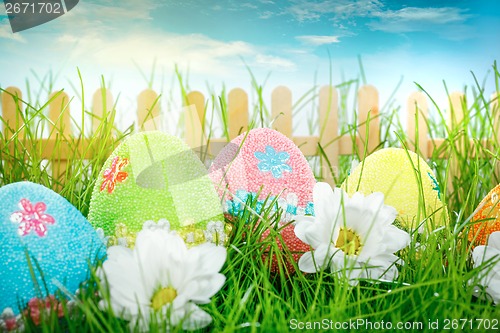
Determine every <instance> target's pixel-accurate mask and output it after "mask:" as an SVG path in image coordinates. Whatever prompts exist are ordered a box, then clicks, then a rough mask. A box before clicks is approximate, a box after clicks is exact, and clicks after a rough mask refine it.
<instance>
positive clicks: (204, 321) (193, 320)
mask: <svg viewBox="0 0 500 333" xmlns="http://www.w3.org/2000/svg"><path fill="white" fill-rule="evenodd" d="M186 315H187V318H186V319H185V320H184V321H183V323H182V329H184V330H187V331H194V330H198V329H201V328H204V327H207V326H208V325H210V323H212V317H210V315H209V314H208V313H206V312H205V311H203V310H202V309H200V308H199V307H197V306H196V305H194V304H189V306H188V307H187V308H186Z"/></svg>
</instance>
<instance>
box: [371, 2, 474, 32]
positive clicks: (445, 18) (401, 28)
mask: <svg viewBox="0 0 500 333" xmlns="http://www.w3.org/2000/svg"><path fill="white" fill-rule="evenodd" d="M469 16H470V15H468V14H466V11H465V10H463V9H460V8H455V7H441V8H433V7H428V8H418V7H406V8H403V9H400V10H387V11H383V12H379V13H376V14H375V15H374V17H375V18H378V19H379V20H377V21H373V22H370V23H369V24H368V26H369V27H370V28H372V29H374V30H380V31H386V32H396V33H399V32H411V31H426V30H432V29H434V28H435V27H436V26H437V25H440V26H444V25H450V24H461V23H463V22H465V20H466V19H467V18H468V17H469Z"/></svg>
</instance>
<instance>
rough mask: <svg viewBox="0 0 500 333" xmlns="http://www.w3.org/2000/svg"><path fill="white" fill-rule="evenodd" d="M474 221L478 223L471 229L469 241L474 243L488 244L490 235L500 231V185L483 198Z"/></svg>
mask: <svg viewBox="0 0 500 333" xmlns="http://www.w3.org/2000/svg"><path fill="white" fill-rule="evenodd" d="M472 222H476V223H474V224H473V225H472V228H471V229H470V230H469V241H471V242H474V245H486V242H487V240H488V237H489V235H490V234H491V233H493V232H495V231H500V185H497V186H495V187H494V188H493V189H492V190H491V191H490V193H488V194H487V195H486V196H485V197H484V198H483V200H481V202H480V203H479V205H478V206H477V208H476V214H475V215H474V217H473V218H472Z"/></svg>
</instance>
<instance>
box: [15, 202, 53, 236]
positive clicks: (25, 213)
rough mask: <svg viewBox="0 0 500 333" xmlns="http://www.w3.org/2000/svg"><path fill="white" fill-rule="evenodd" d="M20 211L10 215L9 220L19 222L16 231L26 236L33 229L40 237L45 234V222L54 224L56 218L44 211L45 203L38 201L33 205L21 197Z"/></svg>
mask: <svg viewBox="0 0 500 333" xmlns="http://www.w3.org/2000/svg"><path fill="white" fill-rule="evenodd" d="M19 207H20V208H21V209H22V210H20V211H17V212H14V213H12V214H11V215H10V220H11V221H12V222H14V223H19V228H18V230H17V233H18V234H19V235H20V236H26V235H27V234H29V233H30V231H31V230H34V231H35V232H36V234H37V235H38V236H40V237H44V236H45V235H46V234H47V226H46V224H54V223H55V222H56V220H55V219H54V218H53V217H52V216H50V215H49V214H46V213H45V210H46V209H47V205H46V204H45V203H43V202H38V203H36V204H35V205H34V206H33V205H32V204H31V202H30V201H29V200H28V199H21V201H20V202H19Z"/></svg>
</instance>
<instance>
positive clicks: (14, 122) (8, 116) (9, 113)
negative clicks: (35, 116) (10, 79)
mask: <svg viewBox="0 0 500 333" xmlns="http://www.w3.org/2000/svg"><path fill="white" fill-rule="evenodd" d="M14 97H16V98H17V103H16V98H14ZM22 98H23V95H22V93H21V90H20V89H19V88H16V87H8V88H7V89H5V92H3V93H2V110H3V116H2V117H3V119H4V122H5V124H3V122H2V125H3V128H4V136H5V137H6V138H11V137H12V136H13V135H14V133H16V132H18V133H17V137H18V138H19V139H21V138H23V137H24V128H22V126H23V125H24V120H23V117H22V113H23V103H22Z"/></svg>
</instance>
